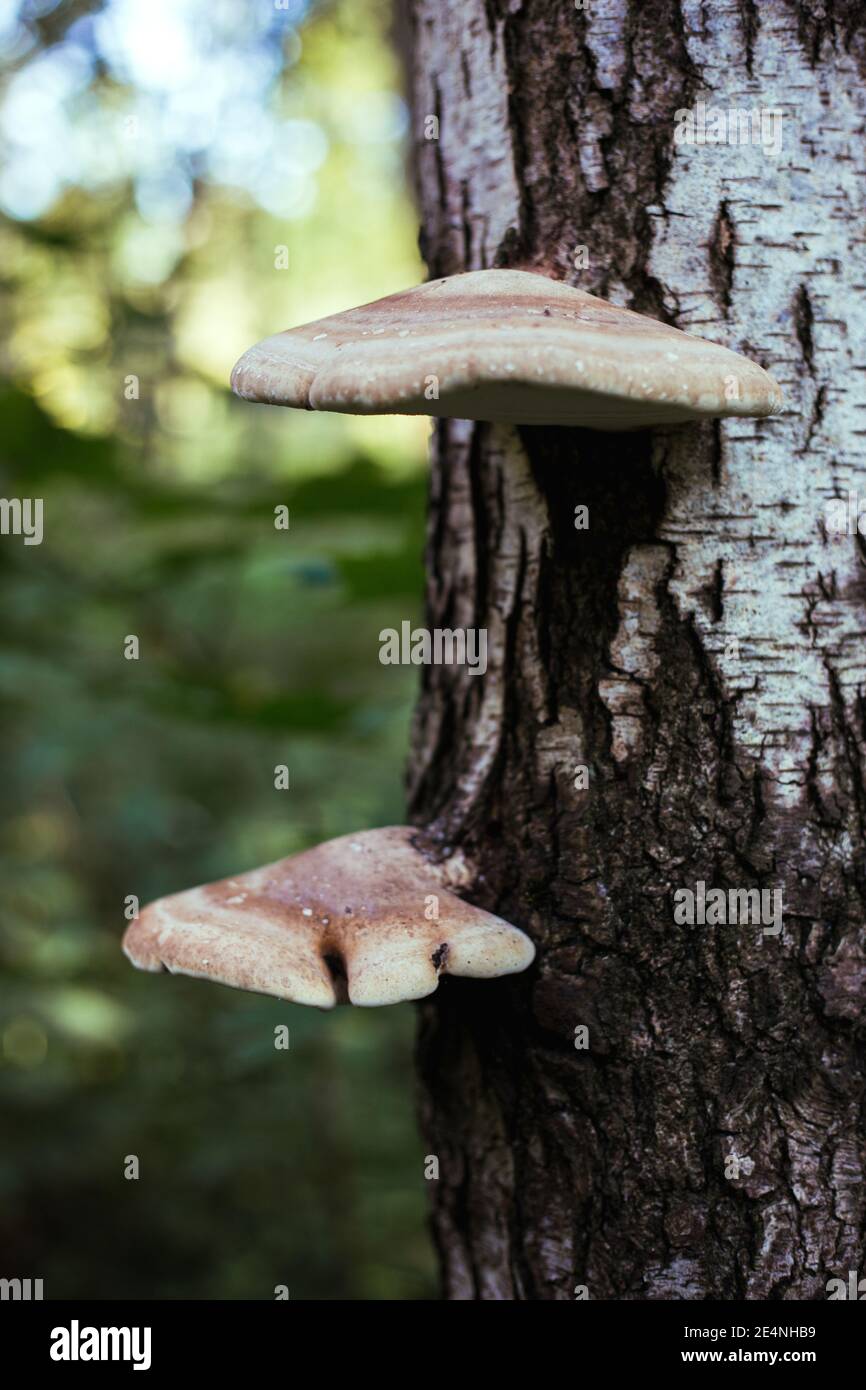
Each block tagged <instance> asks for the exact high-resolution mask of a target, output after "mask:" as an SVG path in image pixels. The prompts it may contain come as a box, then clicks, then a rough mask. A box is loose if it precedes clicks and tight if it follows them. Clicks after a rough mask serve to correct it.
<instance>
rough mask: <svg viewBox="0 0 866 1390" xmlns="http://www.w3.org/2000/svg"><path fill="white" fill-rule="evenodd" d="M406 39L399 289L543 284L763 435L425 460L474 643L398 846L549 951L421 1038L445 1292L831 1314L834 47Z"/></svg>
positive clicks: (855, 582)
mask: <svg viewBox="0 0 866 1390" xmlns="http://www.w3.org/2000/svg"><path fill="white" fill-rule="evenodd" d="M412 9H413V18H414V94H413V99H414V122H415V131H416V135H417V143H416V162H417V168H418V176H419V189H420V198H421V205H422V214H423V247H424V251H425V254H426V257H427V260H428V263H429V268H430V272H431V274H432V275H442V274H448V273H453V272H456V271H460V270H469V269H477V268H480V267H485V266H493V265H504V266H519V267H522V268H525V269H534V270H538V271H541V272H543V273H547V274H550V275H551V276H554V277H556V278H561V279H566V280H568V281H569V282H570V283H572V284H579V285H580V286H581V287H582V288H584V289H587V290H590V291H591V292H593V293H597V294H601V295H603V296H605V297H607V298H609V299H611V300H613V301H615V302H616V303H620V304H624V305H627V306H628V307H630V308H634V309H637V310H639V311H642V312H644V313H648V314H652V315H655V316H656V317H659V318H661V319H664V320H665V321H667V322H670V323H674V324H676V325H677V326H678V327H680V328H684V329H686V330H691V331H694V332H696V333H699V334H701V335H703V336H705V337H708V338H711V339H713V340H715V341H718V342H721V343H725V344H726V345H728V346H730V347H733V348H736V349H738V350H740V351H742V352H744V353H746V354H748V355H750V356H752V357H754V358H755V359H756V360H758V361H759V362H761V364H762V365H764V366H765V367H768V368H769V369H770V370H771V371H772V372H773V373H774V374H775V375H776V376H777V378H778V379H779V380H780V381H781V383H782V385H783V387H784V389H785V392H786V396H787V400H788V410H787V413H786V414H785V415H784V416H783V417H782V418H780V419H777V420H773V421H766V422H750V421H730V422H725V423H723V424H721V425H716V426H713V425H707V426H699V427H697V426H696V427H688V428H681V429H679V430H676V431H666V432H663V431H656V432H654V433H641V434H634V435H593V434H591V433H589V432H583V431H577V430H573V431H563V430H543V429H536V430H521V431H508V430H505V429H502V428H496V427H492V426H487V425H473V424H470V423H466V422H462V421H448V422H444V423H443V424H442V425H441V426H440V427H439V429H438V433H437V439H436V446H435V449H434V459H433V472H432V491H431V507H430V524H429V555H428V572H429V587H428V595H427V600H428V622H429V624H430V626H431V627H436V626H438V627H455V626H465V627H478V626H485V627H487V628H488V630H489V640H490V658H489V667H488V671H487V674H486V676H485V677H483V678H481V677H478V676H469V675H468V673H467V672H466V671H465V670H461V669H459V668H454V667H439V668H430V669H429V670H427V671H426V673H425V682H424V688H423V691H422V696H421V701H420V705H419V709H418V717H417V722H416V732H415V740H414V748H413V753H412V759H411V767H410V779H409V780H410V805H411V811H412V816H413V818H414V820H415V822H416V823H417V824H418V825H423V826H427V827H429V831H428V835H429V842H430V844H431V846H433V847H434V848H436V849H437V850H438V852H439V853H440V854H442V855H443V856H445V857H452V859H453V864H454V867H455V871H456V873H457V875H458V877H459V878H460V880H461V881H462V882H463V883H464V885H465V891H466V893H467V895H468V896H470V897H472V899H473V900H474V901H476V902H478V903H479V904H480V905H482V906H484V907H487V908H491V909H494V910H496V911H497V912H501V913H502V914H503V915H504V916H506V917H507V918H509V919H510V920H511V921H513V922H515V923H516V924H518V925H519V926H521V927H523V928H524V929H526V930H527V931H529V932H530V934H531V935H532V936H533V937H534V939H535V941H536V942H537V944H538V948H539V954H538V961H537V964H536V966H535V967H534V968H533V970H532V971H531V972H530V973H529V974H528V975H526V976H524V977H520V978H515V979H513V980H508V981H502V982H498V983H496V984H493V985H489V986H479V985H474V984H472V983H471V982H461V981H447V980H446V981H445V982H443V985H442V987H441V989H440V991H439V993H438V994H437V995H436V996H434V998H433V1000H432V1001H430V1002H429V1003H427V1004H425V1005H424V1006H423V1009H422V1020H421V1034H420V1038H419V1066H420V1072H421V1078H422V1091H423V1097H422V1109H423V1121H424V1126H425V1133H426V1136H427V1142H428V1145H429V1151H430V1152H431V1153H435V1154H437V1155H438V1157H439V1160H440V1172H441V1176H440V1179H439V1182H438V1184H435V1185H433V1186H434V1187H435V1191H434V1195H433V1202H434V1209H433V1225H434V1230H435V1236H436V1240H437V1244H438V1247H439V1250H440V1252H441V1257H442V1264H443V1271H444V1287H445V1293H446V1296H447V1297H450V1298H456V1299H472V1298H480V1299H571V1298H573V1297H575V1288H576V1286H581V1285H585V1286H586V1288H587V1290H588V1294H589V1296H590V1297H591V1298H614V1299H702V1298H719V1299H744V1298H745V1299H765V1298H770V1299H804V1298H805V1299H812V1298H818V1299H822V1298H825V1297H826V1296H827V1293H826V1285H827V1281H828V1280H829V1279H830V1278H834V1277H842V1278H845V1277H846V1276H847V1272H848V1271H849V1270H856V1271H859V1272H860V1273H861V1274H866V1257H864V1214H866V1184H864V1158H866V1154H864V1148H866V1140H864V1046H863V1040H864V1033H863V1024H864V1021H866V932H864V917H866V856H864V816H866V786H864V758H866V649H864V634H863V628H864V622H863V620H864V610H866V569H864V564H866V546H864V541H863V537H861V536H858V535H844V536H841V537H838V536H833V535H832V534H830V533H828V530H827V528H826V526H825V524H824V517H825V507H826V504H827V501H828V499H829V498H831V497H832V496H834V495H840V496H844V495H845V494H846V493H848V492H850V493H852V494H858V495H859V496H860V497H862V498H863V499H864V500H866V467H864V462H863V459H864V450H863V440H864V432H866V377H864V372H866V343H864V333H863V328H864V322H866V314H864V293H866V265H864V259H866V258H864V249H863V247H864V229H866V216H864V204H866V139H864V110H866V82H864V67H866V61H864V54H866V40H864V29H863V26H864V22H866V11H864V10H863V8H862V6H860V5H858V4H856V3H835V4H834V3H831V0H824V2H823V3H822V0H818V3H816V4H808V5H806V4H796V3H790V2H789V0H761V3H760V4H757V3H753V0H732V3H727V4H724V3H722V4H712V5H711V4H706V3H703V4H702V3H698V0H681V2H680V3H676V2H675V0H667V2H665V0H662V2H661V3H646V2H645V0H590V3H589V6H588V8H587V9H586V10H580V9H577V8H575V6H574V5H573V4H572V3H571V0H486V3H485V0H413V5H412ZM699 98H703V99H704V100H706V102H707V103H708V105H710V106H712V107H714V108H722V109H726V108H729V107H733V108H753V107H764V108H778V109H781V110H782V112H783V113H784V120H783V123H782V132H783V142H782V149H781V152H780V154H779V155H778V157H777V158H773V157H772V155H768V154H766V153H765V152H764V151H763V150H762V148H760V146H757V147H756V146H751V145H748V146H734V147H731V146H729V145H726V144H720V145H707V146H704V147H700V146H697V147H688V146H683V147H680V146H677V145H675V143H674V139H673V134H674V118H675V112H676V111H677V110H678V109H681V108H689V107H692V106H693V104H694V102H695V101H696V100H697V99H699ZM428 115H436V116H438V118H439V121H440V130H439V139H438V140H428V139H425V138H424V120H425V117H426V116H428ZM581 245H583V246H586V247H587V248H588V253H589V266H588V268H586V269H582V270H580V271H578V270H576V269H575V268H574V255H575V250H576V248H577V247H579V246H581ZM580 504H583V505H586V506H588V507H589V513H590V526H589V529H588V530H584V531H580V530H576V529H575V526H574V509H575V507H576V506H578V505H580ZM737 648H738V650H737ZM579 765H585V766H586V767H587V768H588V770H589V785H588V787H587V788H586V789H584V790H578V789H576V787H575V768H576V767H577V766H579ZM699 880H703V881H705V883H706V884H707V885H708V886H714V887H721V888H724V889H731V888H753V887H758V888H767V889H777V888H782V889H783V890H784V926H783V930H782V932H781V934H780V935H779V936H768V935H763V934H762V933H761V931H760V929H758V928H756V927H753V926H748V925H739V926H684V925H677V924H676V923H675V921H674V894H675V892H676V891H677V890H678V889H681V888H692V889H694V887H695V885H696V883H697V881H699ZM581 1025H587V1026H588V1028H589V1047H588V1048H587V1049H586V1050H578V1049H577V1048H576V1047H575V1028H577V1027H579V1026H581ZM732 1155H736V1156H738V1158H739V1159H741V1160H744V1162H743V1163H742V1165H741V1167H740V1171H739V1176H738V1177H737V1176H726V1173H727V1174H730V1173H731V1171H732V1170H731V1156H732Z"/></svg>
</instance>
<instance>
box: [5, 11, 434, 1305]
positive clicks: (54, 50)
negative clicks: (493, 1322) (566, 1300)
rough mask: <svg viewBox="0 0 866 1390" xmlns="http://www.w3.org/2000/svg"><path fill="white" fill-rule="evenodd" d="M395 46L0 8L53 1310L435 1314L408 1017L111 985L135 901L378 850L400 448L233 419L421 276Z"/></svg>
mask: <svg viewBox="0 0 866 1390" xmlns="http://www.w3.org/2000/svg"><path fill="white" fill-rule="evenodd" d="M390 24H391V15H390V12H389V6H388V4H387V3H385V0H318V3H317V2H316V0H312V2H311V0H95V2H93V3H87V0H84V2H83V3H57V0H54V2H53V3H52V0H29V3H28V2H25V3H22V0H0V55H2V64H3V71H2V77H0V322H2V328H3V333H2V347H0V467H2V479H0V495H2V496H3V497H7V498H12V497H21V498H25V497H30V498H43V499H44V526H45V531H44V540H43V542H42V544H41V545H38V546H37V545H32V546H25V545H24V544H23V539H22V538H21V537H17V536H12V535H9V536H2V537H0V566H2V595H3V601H2V609H0V624H2V648H0V709H2V725H0V738H2V744H3V748H2V778H0V817H2V818H0V861H2V868H0V872H2V884H3V891H2V895H0V910H2V936H0V970H2V994H0V1040H2V1049H0V1054H2V1055H0V1135H2V1138H0V1264H2V1268H0V1275H2V1276H4V1277H21V1278H24V1277H32V1278H42V1279H44V1292H45V1297H46V1298H67V1297H81V1298H86V1299H89V1298H139V1297H142V1298H255V1299H270V1298H273V1296H274V1287H275V1286H276V1285H278V1284H285V1285H288V1287H289V1290H290V1296H291V1298H293V1299H296V1298H300V1299H388V1298H391V1299H414V1298H424V1297H430V1296H433V1295H434V1278H433V1267H432V1254H431V1251H430V1249H429V1242H428V1238H427V1233H426V1226H425V1192H424V1188H425V1183H424V1179H423V1151H422V1147H421V1141H420V1139H419V1137H418V1135H417V1133H416V1127H415V1117H414V1089H413V1075H412V1066H411V1051H412V1034H413V1026H414V1015H413V1010H412V1007H411V1006H410V1005H406V1006H401V1007H400V1008H393V1009H383V1010H370V1011H366V1010H364V1011H362V1010H354V1009H341V1010H338V1011H336V1013H334V1014H320V1013H318V1012H316V1011H314V1010H305V1009H301V1008H297V1007H293V1006H291V1005H286V1004H281V1003H279V1002H278V1001H275V1000H268V999H263V998H258V997H255V996H252V995H247V994H242V993H239V992H236V991H231V990H227V989H222V988H220V987H218V986H214V985H206V984H202V983H200V982H198V981H192V980H185V979H182V978H179V977H178V978H173V977H169V976H149V975H143V974H139V973H138V972H135V971H133V969H132V967H131V966H130V965H129V964H128V963H127V962H126V960H125V958H124V957H123V956H122V955H121V952H120V937H121V934H122V930H123V927H124V925H125V922H124V917H123V907H124V899H125V898H126V896H127V895H128V894H136V895H138V897H139V899H140V901H141V902H142V903H145V902H146V901H148V900H149V899H151V898H153V897H155V896H157V895H160V894H163V893H167V892H172V891H176V890H179V889H181V888H185V887H188V886H191V885H192V884H195V883H199V882H202V881H205V880H208V879H213V878H217V877H221V876H223V875H225V874H229V873H235V872H238V871H242V870H244V869H248V868H252V867H254V866H255V865H258V864H261V863H264V862H266V861H268V860H270V859H275V858H279V857H280V856H282V855H285V854H290V853H292V852H294V851H296V850H300V849H303V848H305V847H307V846H308V845H311V844H314V843H315V842H317V841H319V840H322V839H327V838H328V837H330V836H334V835H340V834H343V833H346V832H348V831H351V830H357V829H359V828H363V827H367V826H375V825H384V824H387V823H389V822H394V821H398V822H399V821H400V820H402V819H403V798H402V771H403V761H404V756H405V752H406V747H407V733H408V720H409V712H410V706H411V701H412V697H413V693H414V687H415V679H416V673H414V672H413V669H412V668H400V667H383V666H381V665H380V664H379V661H378V650H379V643H378V632H379V630H380V628H382V627H384V626H398V625H399V623H400V621H401V620H402V619H403V618H409V619H411V620H417V619H418V618H419V617H420V603H421V593H422V558H421V553H422V545H423V525H424V522H423V513H424V495H425V448H426V429H427V426H426V422H425V421H420V420H411V419H403V420H401V419H384V420H375V419H370V420H363V419H351V418H344V417H338V416H326V415H321V416H314V415H307V414H304V413H299V412H288V411H281V410H278V409H275V408H274V409H272V408H266V407H262V406H252V405H249V404H246V403H244V402H241V401H238V400H235V399H234V398H233V397H232V396H231V395H230V393H229V389H228V378H229V372H230V369H231V366H232V364H233V362H234V361H235V359H236V358H237V357H238V356H239V355H240V353H241V352H242V351H243V350H244V349H245V348H246V347H248V346H249V345H250V344H251V343H253V342H254V341H255V340H256V339H258V338H260V337H262V336H264V335H265V334H267V333H271V332H274V331H277V330H279V329H281V328H285V327H288V326H290V325H291V324H295V323H300V322H303V321H305V320H308V319H311V318H316V317H319V316H321V315H323V314H326V313H331V312H334V311H336V310H339V309H343V308H348V307H350V306H352V305H354V304H360V303H363V302H365V301H366V300H369V299H373V298H376V297H377V296H379V295H382V294H386V293H389V292H391V291H394V290H398V289H401V288H404V287H405V286H407V285H409V284H411V283H413V282H414V281H416V280H418V279H419V278H423V270H422V267H421V265H420V262H419V260H418V253H417V248H416V219H415V214H414V210H413V207H412V204H411V199H410V195H409V192H408V191H407V183H406V178H405V160H406V156H407V146H408V135H409V133H408V118H407V111H406V106H405V103H404V100H403V96H402V91H401V87H402V75H401V71H400V68H399V64H398V62H397V60H396V58H395V56H394V53H393V51H392V48H391V45H390V43H389V34H390ZM281 248H285V250H283V249H281ZM286 260H287V261H288V268H278V267H279V266H280V264H281V263H284V262H285V261H286ZM133 379H134V380H133ZM136 383H137V384H136ZM279 504H285V505H287V506H288V507H289V508H290V516H291V526H290V530H289V531H288V532H285V531H277V530H275V527H274V507H275V506H277V505H279ZM129 634H136V635H137V636H138V638H139V641H140V659H139V660H138V661H129V660H126V659H124V654H123V653H124V639H125V638H126V636H127V635H129ZM278 764H286V765H287V766H288V768H289V769H290V778H291V788H290V790H289V791H277V790H275V787H274V768H275V766H276V765H278ZM280 1023H285V1024H287V1025H288V1026H289V1029H290V1034H291V1047H290V1050H289V1051H287V1052H285V1051H277V1050H275V1047H274V1028H275V1025H277V1024H280ZM131 1154H135V1155H137V1156H138V1158H139V1160H140V1165H141V1176H140V1179H139V1180H138V1181H127V1180H126V1179H125V1178H124V1165H125V1159H126V1156H127V1155H131Z"/></svg>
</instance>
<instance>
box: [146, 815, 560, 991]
mask: <svg viewBox="0 0 866 1390" xmlns="http://www.w3.org/2000/svg"><path fill="white" fill-rule="evenodd" d="M413 833H414V832H413V831H412V830H411V829H408V828H406V827H404V826H390V827H387V828H386V829H383V830H365V831H363V832H362V833H361V834H358V835H344V836H342V837H341V838H340V839H338V840H328V841H326V842H325V843H324V844H321V845H318V846H316V848H315V849H310V850H305V851H304V852H303V853H302V854H294V855H290V856H289V858H288V859H280V860H278V861H277V863H275V864H267V865H265V866H264V868H261V869H253V870H252V871H251V872H250V873H247V874H241V875H240V876H239V877H237V878H225V879H221V880H220V881H219V882H218V883H209V884H206V885H205V886H204V887H202V888H192V889H190V890H189V891H187V892H185V893H177V894H175V895H174V896H172V897H168V898H160V899H158V901H157V902H154V903H151V904H150V906H149V907H146V908H144V910H143V911H142V913H141V915H140V917H138V918H137V919H136V920H135V921H134V922H133V923H132V924H131V925H130V926H129V927H128V928H127V931H126V934H125V936H124V938H123V949H124V951H125V952H126V955H127V956H128V957H129V959H130V960H131V961H132V963H133V965H136V966H138V968H139V969H140V970H170V971H172V973H174V974H180V975H192V976H195V977H197V978H200V979H207V980H215V981H217V982H218V983H219V984H224V985H233V986H235V988H237V989H249V990H254V991H255V992H257V993H259V994H272V995H275V996H276V997H277V998H278V999H288V1000H291V1001H293V1002H294V1003H296V1004H312V1005H315V1006H316V1007H317V1008H320V1009H330V1008H333V1006H334V1005H335V1004H338V1003H345V1002H346V1001H347V1000H348V1001H350V1002H351V1003H353V1004H363V1005H368V1006H371V1005H377V1004H397V1003H399V1002H400V1001H401V1000H404V999H422V998H424V996H425V995H427V994H432V993H433V991H434V990H435V989H436V986H437V985H438V983H439V977H440V975H466V976H470V977H472V978H474V979H490V978H492V977H494V976H497V975H511V974H514V973H515V972H516V971H519V970H525V969H526V967H527V966H528V965H529V964H530V963H531V962H532V959H533V957H534V955H535V947H534V946H533V944H532V942H531V941H530V939H529V937H528V936H526V935H525V934H524V933H523V932H522V931H519V930H518V929H517V927H512V926H511V925H510V924H509V923H508V922H505V921H503V920H502V918H501V917H496V916H494V915H493V914H492V913H490V912H484V911H483V910H482V909H481V908H478V907H472V906H471V904H469V903H466V902H464V901H463V900H462V898H459V897H457V895H456V894H455V893H453V892H451V890H450V889H449V888H448V886H447V877H448V876H447V871H446V870H445V869H444V868H443V867H442V866H439V865H436V864H432V863H430V862H429V861H428V860H427V859H426V858H425V857H424V855H423V854H422V853H421V852H420V850H417V849H416V848H415V846H414V845H413V843H412V836H413Z"/></svg>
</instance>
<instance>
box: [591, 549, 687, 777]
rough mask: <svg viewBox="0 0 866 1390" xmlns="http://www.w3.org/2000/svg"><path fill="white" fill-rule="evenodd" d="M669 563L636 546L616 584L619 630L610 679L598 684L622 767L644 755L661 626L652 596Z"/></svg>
mask: <svg viewBox="0 0 866 1390" xmlns="http://www.w3.org/2000/svg"><path fill="white" fill-rule="evenodd" d="M669 563H670V555H669V553H668V551H667V549H666V547H665V546H663V545H637V546H634V547H633V548H632V549H631V550H630V551H629V553H628V556H627V558H626V562H625V565H624V566H623V570H622V573H621V575H620V578H619V588H618V597H619V613H620V624H619V627H618V628H617V632H616V636H615V637H614V639H613V641H612V643H611V646H610V667H611V670H612V671H613V672H614V674H613V675H611V676H609V677H607V678H605V679H604V680H602V681H600V682H599V687H598V689H599V694H600V696H601V698H602V700H603V701H604V704H605V705H606V706H607V710H608V712H609V714H610V717H611V752H612V753H613V756H614V758H615V759H616V761H617V762H619V763H621V762H625V761H626V759H627V758H630V757H634V756H635V755H637V754H639V753H640V752H642V750H643V746H644V738H643V734H644V724H645V720H646V714H647V708H646V702H645V699H644V689H645V687H646V686H647V685H651V683H652V679H653V676H654V675H655V673H656V671H657V669H658V664H659V656H658V653H657V651H656V644H655V639H656V635H657V633H658V630H659V626H660V623H661V614H660V612H659V607H658V602H657V599H656V594H657V592H658V586H659V584H660V583H661V582H662V580H663V579H664V575H665V570H666V569H667V567H668V565H669Z"/></svg>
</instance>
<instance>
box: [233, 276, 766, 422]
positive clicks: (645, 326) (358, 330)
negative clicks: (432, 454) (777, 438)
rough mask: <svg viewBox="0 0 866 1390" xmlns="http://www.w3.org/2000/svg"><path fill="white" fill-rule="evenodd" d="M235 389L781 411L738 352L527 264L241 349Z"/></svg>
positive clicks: (543, 414)
mask: <svg viewBox="0 0 866 1390" xmlns="http://www.w3.org/2000/svg"><path fill="white" fill-rule="evenodd" d="M232 389H233V391H235V393H236V394H237V395H239V396H242V397H244V399H246V400H250V401H258V402H261V403H263V404H267V405H288V406H296V407H298V408H300V409H305V410H328V411H340V412H343V413H345V414H353V415H437V416H446V417H451V418H456V419H465V420H491V421H498V422H501V423H504V424H511V425H572V426H574V425H577V426H583V427H584V428H589V429H597V430H629V429H640V428H643V427H646V426H650V425H670V424H679V423H681V422H683V421H687V420H701V419H710V418H719V417H722V416H727V415H746V416H765V415H775V414H777V413H778V412H779V411H780V410H781V408H782V392H781V389H780V387H779V385H778V383H777V382H776V381H775V380H774V379H773V377H771V376H770V374H769V373H768V372H766V371H764V369H763V368H762V367H759V366H758V365H757V363H755V362H751V361H749V360H748V359H747V358H745V357H741V356H740V355H739V353H736V352H731V351H730V350H729V349H728V348H724V347H719V346H718V345H717V344H716V343H711V342H708V341H707V340H706V339H704V338H696V337H693V336H692V335H691V334H690V333H683V332H682V331H681V330H680V329H678V328H672V327H670V326H669V325H668V324H664V323H660V322H658V320H656V319H652V318H648V317H647V316H646V315H644V314H637V313H634V312H633V311H632V310H630V309H620V308H618V307H617V306H616V305H614V304H609V303H608V302H607V301H606V300H604V299H598V298H596V297H595V296H594V295H591V294H587V293H585V291H583V290H579V289H574V288H573V287H572V286H570V285H566V284H564V283H562V282H561V281H558V280H551V279H549V278H548V277H547V276H545V275H537V274H534V273H531V272H529V271H522V270H476V271H470V272H468V273H466V274H463V275H452V276H448V277H446V278H445V279H440V280H432V281H430V282H428V283H427V284H424V285H419V286H417V287H416V288H414V289H410V290H404V291H403V292H402V293H400V294H392V295H389V296H388V297H387V298H385V299H377V300H376V301H375V302H374V303H372V304H365V305H363V306H362V307H361V308H358V309H349V310H347V311H346V312H345V313H341V314H333V315H331V316H330V317H328V318H323V319H319V320H317V321H316V322H315V323H308V324H304V325H303V326H301V327H299V328H292V329H289V330H288V331H287V332H284V333H276V334H274V335H273V336H272V337H270V338H265V339H264V340H263V341H262V342H260V343H257V344H256V345H255V347H251V348H250V349H249V350H248V351H247V352H245V353H244V355H243V357H241V359H240V361H239V362H238V363H237V364H236V366H235V368H234V371H233V372H232Z"/></svg>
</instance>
